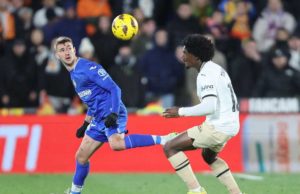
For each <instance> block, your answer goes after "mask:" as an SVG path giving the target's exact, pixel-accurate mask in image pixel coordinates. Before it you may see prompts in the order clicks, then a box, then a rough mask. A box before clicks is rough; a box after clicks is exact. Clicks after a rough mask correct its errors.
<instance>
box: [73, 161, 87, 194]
mask: <svg viewBox="0 0 300 194" xmlns="http://www.w3.org/2000/svg"><path fill="white" fill-rule="evenodd" d="M89 170H90V163H89V162H88V163H86V164H80V163H79V162H78V161H76V171H75V174H74V177H73V183H72V187H71V194H80V193H81V190H82V188H83V184H84V180H85V178H86V177H87V175H88V173H89Z"/></svg>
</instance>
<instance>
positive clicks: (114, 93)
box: [90, 67, 121, 127]
mask: <svg viewBox="0 0 300 194" xmlns="http://www.w3.org/2000/svg"><path fill="white" fill-rule="evenodd" d="M90 71H91V73H90V78H91V79H92V81H94V82H95V83H96V84H97V85H98V86H100V87H101V88H104V89H105V90H107V91H109V92H110V95H111V102H112V104H111V113H110V114H109V115H108V116H107V117H106V118H105V121H104V124H105V126H106V127H112V126H115V125H116V123H117V119H118V113H119V109H120V102H121V89H120V88H119V86H118V85H117V84H116V83H115V82H114V81H113V80H112V79H111V77H110V76H109V74H108V73H107V72H106V71H105V70H104V69H103V68H101V67H100V68H99V69H97V70H90Z"/></svg>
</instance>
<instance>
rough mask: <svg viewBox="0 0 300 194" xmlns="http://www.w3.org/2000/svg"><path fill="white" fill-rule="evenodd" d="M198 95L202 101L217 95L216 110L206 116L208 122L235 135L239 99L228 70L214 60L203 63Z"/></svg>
mask: <svg viewBox="0 0 300 194" xmlns="http://www.w3.org/2000/svg"><path fill="white" fill-rule="evenodd" d="M197 95H198V97H199V99H200V101H201V100H202V99H204V98H206V97H208V96H216V97H217V108H216V111H215V112H214V113H213V114H211V115H207V116H206V120H205V121H206V122H207V123H208V124H211V125H213V126H214V127H215V128H216V130H217V131H220V132H223V133H225V134H227V135H230V136H234V135H236V134H237V133H238V131H239V127H240V124H239V110H238V101H237V98H236V95H235V93H234V90H233V88H232V84H231V80H230V78H229V76H228V74H227V72H226V71H225V70H224V69H223V68H222V67H220V66H219V65H217V64H216V63H214V62H212V61H208V62H206V63H205V64H203V66H202V68H201V70H200V72H199V73H198V76H197Z"/></svg>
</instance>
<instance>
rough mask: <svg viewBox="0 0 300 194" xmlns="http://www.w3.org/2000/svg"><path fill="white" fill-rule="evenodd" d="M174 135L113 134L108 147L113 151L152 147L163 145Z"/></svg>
mask: <svg viewBox="0 0 300 194" xmlns="http://www.w3.org/2000/svg"><path fill="white" fill-rule="evenodd" d="M175 136H176V133H170V134H168V135H164V136H159V135H146V134H132V135H126V136H124V134H118V133H114V134H112V135H110V136H109V138H108V142H109V145H110V147H111V148H112V149H113V150H115V151H120V150H125V149H131V148H137V147H146V146H152V145H157V144H159V145H164V144H165V143H166V142H167V141H169V140H170V139H172V138H174V137H175Z"/></svg>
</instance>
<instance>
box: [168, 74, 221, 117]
mask: <svg viewBox="0 0 300 194" xmlns="http://www.w3.org/2000/svg"><path fill="white" fill-rule="evenodd" d="M200 79H201V81H199V82H198V83H199V84H198V85H199V88H197V89H198V90H200V91H201V92H200V93H201V103H200V104H197V105H195V106H192V107H182V108H178V107H174V108H169V109H166V110H165V111H164V113H163V116H164V117H166V118H172V117H179V116H203V115H209V114H213V113H214V112H215V111H216V109H217V91H216V87H215V85H214V84H213V83H214V82H213V81H212V80H210V79H209V78H207V76H205V75H204V77H202V78H200ZM197 81H198V80H197ZM200 83H201V84H200Z"/></svg>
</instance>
